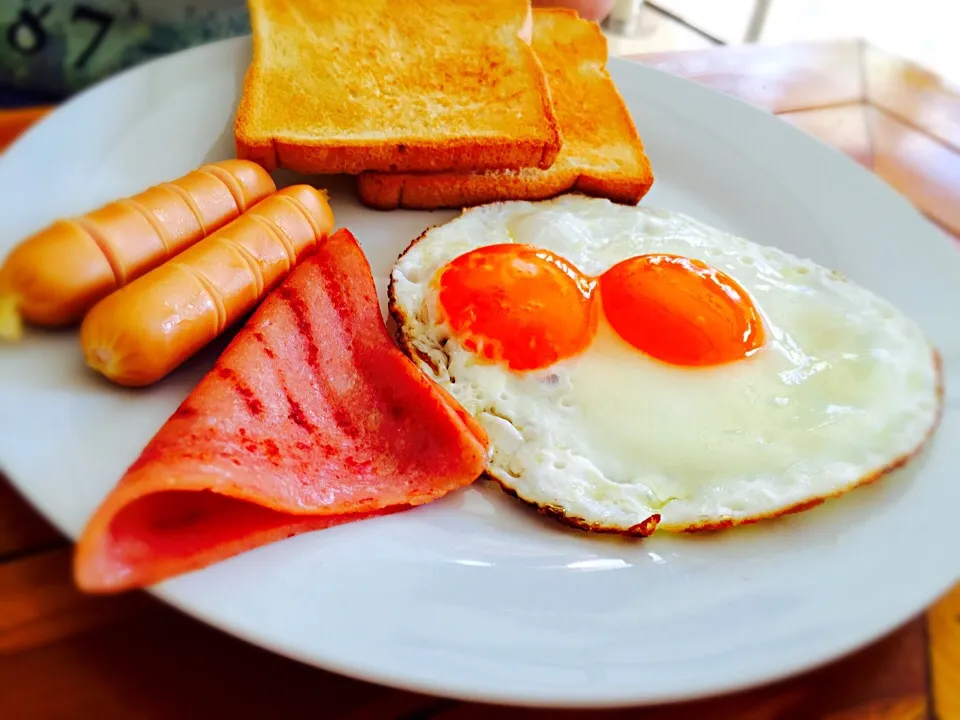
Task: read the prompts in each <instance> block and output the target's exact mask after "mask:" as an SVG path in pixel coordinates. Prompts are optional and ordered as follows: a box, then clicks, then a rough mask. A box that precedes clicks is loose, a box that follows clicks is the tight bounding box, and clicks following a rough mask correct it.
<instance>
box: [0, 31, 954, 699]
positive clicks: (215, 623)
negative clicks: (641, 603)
mask: <svg viewBox="0 0 960 720" xmlns="http://www.w3.org/2000/svg"><path fill="white" fill-rule="evenodd" d="M249 41H250V36H249V35H246V36H240V37H236V38H229V39H226V40H220V41H216V42H212V43H207V44H204V45H200V46H197V47H193V48H189V49H187V50H183V51H180V52H177V53H173V54H171V55H168V56H165V57H160V58H156V59H153V60H150V61H148V62H146V63H143V64H141V65H138V66H136V67H133V68H129V69H127V70H125V71H123V72H121V73H118V74H117V75H114V76H112V77H110V78H107V79H105V80H103V81H101V82H99V83H96V84H95V85H93V86H90V87H89V88H87V89H85V90H84V91H82V92H81V93H78V94H77V95H76V96H74V97H72V98H70V99H69V100H67V101H66V102H64V103H63V104H61V105H60V106H58V107H57V108H55V109H54V110H53V111H52V112H50V113H49V114H47V115H46V116H45V117H44V118H42V119H41V120H40V121H39V122H38V123H36V124H35V125H33V126H32V127H30V128H29V129H28V130H27V131H26V132H25V133H23V134H22V135H21V136H20V137H19V138H17V139H16V141H15V142H14V143H13V144H12V145H11V147H10V148H8V150H7V152H5V153H4V155H5V156H8V155H9V154H10V152H11V151H16V152H15V157H16V155H18V154H19V152H20V151H19V150H17V149H18V148H21V147H23V146H29V144H30V143H32V142H33V140H32V138H33V137H34V136H35V135H36V134H37V133H43V132H46V130H45V129H44V128H46V127H49V125H51V124H53V123H57V122H59V120H58V118H59V117H60V116H61V113H63V112H65V111H66V110H67V109H68V108H70V107H72V106H73V104H74V103H76V102H80V101H82V100H83V99H84V98H85V97H86V96H87V95H89V94H91V93H94V92H104V93H109V92H110V87H111V86H113V85H116V84H119V83H121V82H130V79H129V78H130V76H139V75H141V74H146V73H147V72H156V71H157V69H156V68H157V67H158V66H165V65H168V64H173V63H176V62H186V60H185V56H192V55H203V54H207V53H209V54H210V55H211V56H219V55H226V54H228V53H235V52H237V51H238V50H239V48H240V46H241V45H242V44H246V43H249ZM608 69H609V70H610V71H611V75H613V76H614V79H615V80H616V76H617V75H619V74H621V73H640V74H643V73H652V74H655V75H658V76H662V77H663V78H669V79H670V80H669V82H675V83H680V84H686V85H689V86H695V87H696V88H697V90H698V92H702V93H704V94H705V95H709V96H711V100H710V102H711V103H718V102H719V103H732V104H735V105H739V106H744V107H745V108H747V110H748V112H754V113H757V114H758V115H766V113H764V112H763V111H762V110H760V109H758V108H755V107H753V106H751V105H749V104H748V103H745V102H743V101H741V100H739V99H737V98H734V97H732V96H730V95H727V94H725V93H723V92H721V91H719V90H716V89H714V88H711V87H709V86H705V85H702V84H700V83H696V82H694V81H691V80H688V79H685V78H681V77H679V76H675V75H671V74H670V73H667V72H665V71H662V70H660V69H658V68H655V67H651V66H648V65H644V64H643V63H642V62H640V61H636V60H627V59H624V58H610V60H609V61H608ZM783 126H784V127H788V128H790V130H789V131H788V132H792V133H796V134H798V135H803V136H806V137H807V138H808V139H809V140H810V141H811V143H812V145H817V146H820V148H821V149H820V150H817V151H816V152H824V151H827V152H830V153H831V154H833V155H834V156H836V157H841V158H843V159H844V161H845V162H847V163H849V164H850V165H851V166H852V167H856V168H857V169H858V171H859V172H860V173H863V175H861V177H863V178H864V179H865V180H866V176H871V177H872V178H873V181H875V182H876V183H877V187H880V188H882V190H881V192H884V193H885V194H886V198H887V202H889V203H891V204H894V205H899V208H900V212H910V213H912V214H913V215H914V216H915V219H916V220H917V221H919V222H921V223H923V224H925V225H927V226H928V227H929V228H931V229H932V230H935V231H936V232H937V233H938V234H939V235H941V236H942V237H943V239H944V241H945V242H949V240H948V239H947V237H946V234H945V233H943V231H942V229H940V228H939V227H937V226H936V225H935V224H934V223H932V222H931V221H930V220H929V219H928V218H926V217H925V216H924V215H923V214H922V213H921V212H920V211H919V210H917V209H916V208H915V207H914V206H913V205H912V204H911V203H909V201H908V200H906V198H904V197H903V196H901V195H900V194H899V193H897V192H896V191H894V190H893V189H892V188H890V187H889V186H887V185H886V184H885V183H883V181H882V180H881V179H880V178H878V177H877V176H876V175H875V174H874V173H872V172H870V171H869V170H866V169H864V168H862V167H861V166H859V165H858V164H857V163H856V162H855V161H854V160H852V159H851V158H849V157H848V156H846V155H845V154H844V153H842V152H841V151H839V150H838V149H836V148H834V147H833V146H830V145H829V144H827V143H824V142H822V141H820V140H818V139H816V138H813V137H812V136H809V135H807V134H806V133H804V132H803V131H802V130H800V129H798V128H796V127H792V126H790V125H788V124H787V123H783ZM812 145H811V152H814V150H813V147H812ZM9 162H10V161H9V160H8V159H7V158H6V157H0V167H2V166H3V165H5V164H8V163H9ZM928 234H929V235H930V237H931V238H932V237H933V234H932V233H928ZM947 402H948V400H947V398H945V400H944V404H945V405H944V412H945V413H946V412H947V407H946V403H947ZM4 474H5V476H6V477H7V478H8V480H9V482H10V484H11V485H12V486H13V487H14V488H15V489H16V490H17V492H18V493H19V494H20V495H21V496H22V497H23V498H24V499H25V500H26V501H27V502H28V503H29V504H30V506H31V507H32V508H33V509H34V510H35V511H36V512H37V513H39V514H40V515H41V516H43V517H45V518H46V519H47V520H48V521H50V522H51V523H52V524H53V525H55V526H56V527H57V528H58V530H60V531H61V532H62V533H63V534H64V535H65V536H66V537H68V538H69V539H70V541H71V543H72V542H73V541H74V540H75V537H74V535H73V534H72V533H70V532H68V531H67V530H66V528H65V527H64V526H63V525H62V524H61V523H60V522H58V521H57V520H56V519H54V518H52V517H50V516H49V515H47V513H46V512H45V511H44V510H43V509H42V506H41V505H40V504H39V503H38V502H37V501H36V499H35V498H33V497H32V493H31V492H30V490H29V487H30V486H29V484H26V483H21V482H19V481H18V480H17V479H16V478H14V477H13V476H12V475H11V474H10V473H9V472H5V473H4ZM955 583H956V579H953V580H949V581H946V582H945V583H944V584H943V587H941V588H937V589H934V590H933V591H931V592H927V593H923V595H924V596H925V597H926V596H927V595H929V596H930V597H929V598H928V599H927V600H924V601H922V602H919V603H916V602H915V603H912V604H911V603H904V604H905V605H907V604H909V605H910V608H909V609H907V608H901V613H900V615H899V619H898V620H896V621H891V622H886V623H880V624H882V625H883V628H881V629H879V630H878V629H877V628H872V629H870V630H866V631H861V632H859V633H849V632H848V633H846V634H845V641H844V642H842V643H839V644H837V643H835V644H834V645H833V647H832V648H831V649H830V650H828V651H822V652H820V653H810V655H811V656H813V657H807V658H805V659H803V660H801V661H799V662H798V661H797V660H796V656H792V657H793V658H794V659H793V661H792V662H781V663H779V665H778V664H777V663H773V662H771V663H770V664H769V668H768V671H767V672H766V673H765V674H764V673H760V674H754V675H752V676H750V677H748V678H744V679H742V680H741V682H739V683H730V682H727V683H715V684H714V685H713V686H711V685H709V684H705V685H701V686H700V687H699V688H698V689H697V690H695V691H693V692H686V693H666V694H661V695H657V694H655V693H654V694H651V693H643V694H640V695H632V694H629V693H626V694H621V695H617V696H614V695H612V694H610V693H607V694H605V696H604V697H598V696H593V695H590V694H589V692H587V693H574V694H570V695H568V696H556V697H553V698H545V697H541V696H536V695H535V694H529V693H527V694H524V693H523V692H510V691H505V692H502V693H500V695H491V694H490V693H489V692H484V691H480V692H474V691H471V690H470V689H469V688H468V687H466V686H463V687H459V688H453V687H451V686H450V685H449V683H448V684H447V685H445V686H441V685H431V684H430V681H429V680H425V681H417V680H412V679H411V678H410V676H409V675H406V676H405V675H404V673H403V672H397V673H394V674H391V673H384V672H380V671H376V670H373V671H371V670H370V669H364V668H361V667H357V666H356V664H355V663H345V662H342V661H337V660H336V659H335V658H333V657H327V656H325V657H323V658H320V657H318V653H316V651H313V653H312V655H311V654H308V653H306V652H304V651H303V650H302V649H297V648H292V647H288V646H287V645H286V644H285V643H283V642H279V643H278V642H276V641H275V640H273V639H271V638H269V637H267V636H264V635H261V634H259V633H257V632H256V631H255V630H250V629H248V628H246V627H243V626H241V625H236V624H232V623H230V622H229V621H224V620H223V618H218V617H216V616H213V615H211V614H209V613H207V612H204V611H203V610H201V609H198V608H196V607H194V606H192V605H191V603H189V602H184V601H182V599H181V598H179V597H178V594H177V592H176V590H175V589H169V588H167V587H165V586H159V587H151V588H147V589H146V591H147V592H148V593H149V594H151V595H152V596H154V597H157V598H158V599H160V600H161V601H162V602H164V603H166V604H168V605H170V606H171V607H173V608H176V609H177V610H179V611H181V612H184V613H185V614H187V615H189V616H191V617H193V618H195V619H197V620H199V621H200V622H203V623H205V624H207V625H209V626H211V627H214V628H217V629H219V630H222V631H224V632H227V633H228V634H231V635H233V636H235V637H238V638H240V639H242V640H244V641H245V642H249V643H251V644H254V645H256V646H258V647H261V648H264V649H266V650H268V651H270V652H274V653H277V654H279V655H282V656H285V657H288V658H291V659H294V660H296V661H298V662H302V663H304V664H307V665H312V666H314V667H318V668H320V669H323V670H327V671H331V672H335V673H339V674H341V675H344V676H348V677H352V678H355V679H358V680H362V681H365V682H374V683H380V684H383V685H387V686H391V687H395V688H401V689H404V690H410V691H415V692H424V693H428V694H432V695H438V696H442V697H452V698H458V699H461V700H466V701H471V702H483V703H493V704H508V705H513V706H527V707H544V708H547V707H551V708H603V707H609V708H613V707H638V706H645V705H652V704H666V703H676V702H683V701H691V700H697V699H702V698H708V697H715V696H717V695H721V694H727V693H735V692H741V691H744V690H747V689H750V688H755V687H757V686H760V685H766V684H768V683H771V682H776V681H778V680H782V679H784V678H787V677H793V676H795V675H797V674H799V673H805V672H809V671H811V670H814V669H816V668H818V667H821V666H823V665H824V664H827V663H829V662H832V661H835V660H837V659H839V658H842V657H845V656H847V655H850V654H851V653H854V652H856V651H857V650H859V649H862V648H863V647H865V646H867V645H869V644H871V643H873V642H876V641H877V640H879V639H880V638H881V637H883V636H885V635H887V634H888V633H890V632H893V631H895V630H896V629H897V628H900V627H902V626H903V625H905V624H906V623H909V622H910V621H911V620H912V619H913V618H914V617H915V616H916V615H917V614H919V613H922V612H923V611H924V610H925V609H926V608H927V607H929V605H930V604H932V603H933V602H935V601H936V599H937V598H939V597H941V596H942V595H943V594H945V593H946V592H948V591H949V590H950V588H951V587H952V586H953V585H954V584H955ZM781 657H782V656H781ZM511 687H516V686H511Z"/></svg>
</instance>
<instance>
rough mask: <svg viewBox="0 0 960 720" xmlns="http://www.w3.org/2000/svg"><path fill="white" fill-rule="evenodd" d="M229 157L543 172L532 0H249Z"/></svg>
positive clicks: (305, 166) (550, 136)
mask: <svg viewBox="0 0 960 720" xmlns="http://www.w3.org/2000/svg"><path fill="white" fill-rule="evenodd" d="M248 5H249V8H250V20H251V25H252V28H253V59H252V61H251V63H250V67H249V69H248V71H247V76H246V79H245V82H244V87H243V96H242V98H241V101H240V106H239V109H238V112H237V120H236V126H235V135H236V145H237V155H238V157H240V158H246V159H250V160H254V161H256V162H258V163H260V164H261V165H263V166H264V167H265V168H267V169H268V170H272V169H274V168H276V167H285V168H289V169H291V170H294V171H297V172H302V173H359V172H361V171H363V170H382V171H391V172H395V171H400V172H414V171H443V170H476V169H489V168H522V167H544V168H545V167H549V166H550V164H551V163H552V162H553V160H554V158H555V157H556V154H557V152H558V150H559V149H560V145H561V140H560V133H559V129H558V125H557V119H556V116H555V115H554V111H553V106H552V104H551V101H550V93H549V89H548V87H547V82H546V76H545V74H544V72H543V68H542V66H541V65H540V61H539V60H538V59H537V56H536V54H535V53H534V52H533V49H532V48H531V46H530V44H529V40H530V17H531V11H530V5H529V0H483V2H469V1H467V0H455V1H451V0H406V1H405V2H388V1H387V0H248Z"/></svg>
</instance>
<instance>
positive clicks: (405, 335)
mask: <svg viewBox="0 0 960 720" xmlns="http://www.w3.org/2000/svg"><path fill="white" fill-rule="evenodd" d="M492 204H499V203H492ZM474 209H475V208H464V209H463V210H462V211H461V212H460V215H458V216H457V217H458V218H459V217H462V216H463V215H466V214H468V213H469V212H470V211H471V210H474ZM454 219H456V218H454ZM449 222H453V220H450V221H448V223H449ZM446 224H447V223H439V224H437V225H431V226H430V227H428V228H427V229H426V230H424V231H423V232H422V233H420V235H418V236H417V237H415V238H414V239H413V240H412V241H411V242H410V244H409V245H407V247H406V248H404V250H403V252H401V253H400V255H399V256H397V260H396V261H395V262H394V265H393V268H391V270H390V282H389V283H388V285H387V310H388V312H389V313H390V316H391V317H392V318H393V320H394V322H396V324H397V344H398V345H399V346H400V349H401V351H403V353H404V355H406V356H407V357H408V358H410V360H411V361H412V362H413V363H415V364H416V365H417V366H418V367H420V368H421V370H422V369H423V366H426V367H429V368H430V369H431V370H433V371H434V372H436V370H437V369H436V368H435V367H433V364H432V363H431V362H430V359H429V358H427V357H425V356H423V355H421V354H420V353H418V352H417V351H416V349H415V348H414V347H413V344H412V342H411V338H412V333H411V332H409V328H410V326H411V323H410V322H409V318H408V316H407V314H406V313H405V312H404V310H403V309H402V308H401V307H400V304H399V302H398V300H397V296H396V292H395V291H394V269H395V268H396V266H397V264H398V263H399V262H400V260H402V259H403V257H404V256H405V255H406V254H407V253H408V252H410V250H411V249H412V248H413V247H414V246H415V245H416V244H417V243H419V242H420V241H421V240H423V239H424V238H425V237H426V236H427V235H428V234H429V233H430V232H431V231H432V230H434V229H436V228H438V227H442V226H443V225H446ZM845 279H846V278H844V280H845ZM931 350H932V354H933V368H934V373H935V375H936V395H937V412H936V416H935V417H934V421H933V422H932V423H931V424H930V427H929V428H928V429H927V432H926V434H925V435H924V437H923V439H922V440H921V441H920V442H919V443H917V445H916V446H915V447H914V448H913V449H912V450H910V451H909V452H906V453H904V454H903V455H900V456H899V457H897V458H895V459H894V460H892V461H891V462H890V463H888V464H887V465H885V466H884V467H882V468H879V469H878V470H875V471H874V472H871V473H868V474H866V475H864V476H863V477H861V478H858V479H857V481H856V482H853V483H851V484H849V485H847V486H846V487H844V488H841V489H839V490H837V491H835V492H832V493H828V494H826V495H813V496H811V497H809V498H805V499H804V500H800V501H799V502H797V503H794V504H793V505H791V506H789V507H786V508H783V509H781V510H777V511H775V512H770V513H760V514H756V515H744V516H743V517H725V518H723V519H721V520H704V521H703V522H699V523H693V524H675V525H664V524H661V523H660V515H659V514H654V515H651V516H649V517H648V518H646V519H645V520H642V521H640V522H638V523H636V524H634V525H631V526H630V527H626V528H625V527H620V526H614V525H604V524H602V523H595V522H590V521H588V520H586V519H584V518H582V517H578V516H576V515H569V514H567V512H566V511H565V510H564V509H563V508H562V507H560V506H558V505H553V504H549V503H540V502H537V501H535V500H530V499H529V498H525V497H523V496H522V495H520V493H519V492H518V491H517V490H516V489H515V488H514V487H512V486H511V485H510V482H509V481H508V480H506V479H504V478H503V477H498V476H497V474H496V473H495V471H494V470H493V469H492V468H490V466H489V465H488V466H487V469H486V470H485V471H484V476H485V477H486V478H488V479H490V480H492V481H493V482H494V483H495V484H496V485H497V486H498V487H499V488H500V490H501V491H503V492H504V493H506V494H507V495H510V496H512V497H515V498H517V499H518V500H520V501H521V502H523V503H524V504H525V505H527V506H529V507H531V508H533V509H535V510H536V511H537V512H538V513H539V514H540V515H543V516H545V517H549V518H552V519H554V520H557V521H558V522H560V523H561V524H563V525H565V526H567V527H570V528H574V529H577V530H581V531H584V532H592V533H605V534H614V535H621V536H624V537H631V538H645V537H650V536H651V535H653V534H654V532H655V531H656V530H661V531H663V532H669V533H708V532H716V531H719V530H728V529H730V528H733V527H739V526H742V525H753V524H756V523H759V522H764V521H769V520H776V519H777V518H781V517H784V516H787V515H795V514H798V513H801V512H806V511H807V510H812V509H813V508H816V507H818V506H820V505H822V504H824V503H825V502H826V501H828V500H833V499H837V498H840V497H842V496H844V495H847V494H848V493H850V492H851V491H853V490H856V489H857V488H859V487H864V486H866V485H871V484H873V483H875V482H877V481H878V480H880V479H881V478H883V477H885V476H886V475H889V474H891V473H893V472H894V471H895V470H899V469H901V468H903V467H906V466H907V465H908V464H909V463H910V462H911V461H912V460H914V459H915V458H916V457H917V456H918V455H920V453H921V452H923V450H924V449H925V448H926V447H927V445H928V444H929V443H930V441H931V440H932V439H933V436H934V435H935V434H936V432H937V429H938V428H939V427H940V421H941V420H942V418H943V405H944V403H943V397H944V385H943V360H942V358H941V356H940V352H939V350H937V348H935V347H931Z"/></svg>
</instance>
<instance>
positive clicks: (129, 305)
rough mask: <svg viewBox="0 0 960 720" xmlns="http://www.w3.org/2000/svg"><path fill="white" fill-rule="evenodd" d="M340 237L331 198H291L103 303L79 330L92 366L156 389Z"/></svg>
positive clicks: (288, 193) (273, 200)
mask: <svg viewBox="0 0 960 720" xmlns="http://www.w3.org/2000/svg"><path fill="white" fill-rule="evenodd" d="M332 228H333V212H332V211H331V210H330V205H329V204H328V202H327V199H326V195H325V194H324V193H322V192H321V191H319V190H315V189H314V188H312V187H310V186H308V185H295V186H292V187H288V188H285V189H283V190H280V191H279V192H277V193H275V194H273V195H271V196H270V197H268V198H267V199H266V200H262V201H261V202H260V203H258V204H257V205H256V206H254V207H253V208H251V209H250V210H248V211H247V212H246V213H244V214H243V215H241V216H240V217H239V218H237V219H236V220H234V221H233V222H232V223H230V224H229V225H227V226H226V227H224V228H222V229H220V230H218V231H217V232H215V233H213V234H212V235H210V236H208V237H206V238H204V239H203V240H201V241H200V242H198V243H197V244H196V245H194V246H193V247H191V248H189V249H188V250H185V251H184V252H183V253H181V254H180V255H179V256H177V257H176V258H174V259H172V260H170V261H168V262H166V263H164V264H163V265H161V266H160V267H158V268H157V269H155V270H151V271H150V272H149V273H147V274H146V275H144V276H143V277H141V278H138V279H137V280H134V281H133V282H132V283H130V284H129V285H127V286H126V287H125V288H122V289H120V290H118V291H117V292H115V293H113V294H111V295H108V296H107V297H106V298H104V299H103V300H101V301H100V302H99V303H97V304H96V305H95V306H94V307H93V308H92V309H91V310H90V312H88V313H87V316H86V317H85V318H84V320H83V324H82V325H81V326H80V343H81V345H82V347H83V353H84V356H85V358H86V361H87V364H88V365H89V366H90V367H92V368H93V369H94V370H96V371H97V372H100V373H102V374H103V375H105V376H106V377H107V378H109V379H110V380H112V381H113V382H115V383H118V384H120V385H128V386H142V385H149V384H150V383H153V382H156V381H157V380H159V379H161V378H162V377H164V376H165V375H167V374H168V373H169V372H171V371H172V370H173V369H174V368H176V367H177V366H178V365H180V364H181V363H182V362H183V361H184V360H186V359H187V358H189V357H190V356H192V355H193V354H194V353H196V352H197V351H198V350H200V349H201V348H202V347H203V346H204V345H206V344H207V343H209V342H210V341H211V340H213V339H214V338H215V337H216V336H217V335H219V334H220V333H222V332H223V331H224V330H225V329H226V328H228V327H229V326H231V325H232V324H233V323H234V322H236V321H237V320H239V319H240V318H242V317H243V316H245V315H246V314H247V313H248V312H250V311H251V310H252V309H253V308H254V306H256V304H257V303H258V302H259V301H260V300H261V299H262V298H263V297H264V296H265V295H266V294H267V293H268V292H269V291H270V290H272V289H273V288H274V287H275V286H276V285H277V284H278V283H279V282H280V281H281V280H282V279H283V278H284V277H285V276H286V275H287V273H288V272H289V271H290V270H291V269H293V267H294V266H295V265H296V264H297V262H299V260H300V259H301V258H303V257H304V256H305V255H307V254H308V253H310V252H311V251H313V250H315V249H316V247H317V244H318V242H320V241H321V240H323V239H325V238H326V236H327V235H328V234H329V232H330V230H331V229H332Z"/></svg>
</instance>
